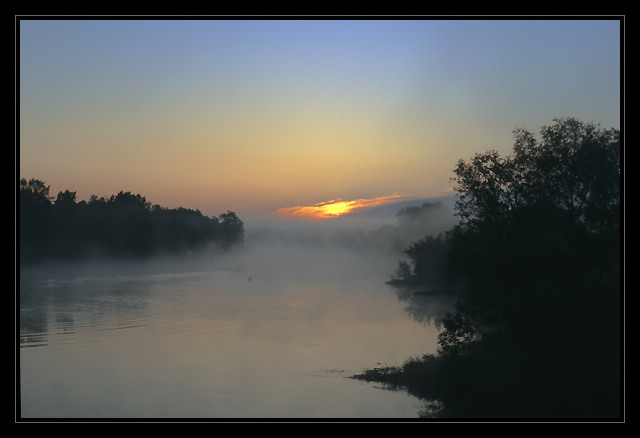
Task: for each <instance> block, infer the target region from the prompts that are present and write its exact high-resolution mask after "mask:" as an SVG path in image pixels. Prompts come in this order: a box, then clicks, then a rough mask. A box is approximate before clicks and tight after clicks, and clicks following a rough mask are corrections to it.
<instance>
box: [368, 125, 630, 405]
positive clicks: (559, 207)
mask: <svg viewBox="0 0 640 438" xmlns="http://www.w3.org/2000/svg"><path fill="white" fill-rule="evenodd" d="M553 122H554V123H553V124H552V125H551V126H546V127H543V128H542V129H541V131H540V137H539V139H537V138H536V136H535V135H534V134H532V133H531V132H529V131H527V130H524V129H517V130H515V131H514V139H515V142H514V149H513V154H512V155H510V156H507V157H503V156H500V154H498V153H497V152H496V151H488V152H486V153H482V154H476V155H475V156H474V157H473V158H472V159H471V160H469V161H464V160H460V161H458V163H457V165H456V167H455V169H454V174H455V176H454V178H453V180H454V181H455V182H456V187H455V189H456V190H457V192H458V194H459V196H458V199H457V202H456V214H457V215H458V216H459V219H460V221H459V223H458V224H457V225H456V226H454V227H453V228H452V229H451V230H450V231H449V232H448V233H447V234H446V239H445V242H444V245H445V247H446V251H443V252H441V253H440V255H441V257H443V258H445V259H446V269H444V270H443V271H444V273H445V274H446V278H447V280H448V281H450V282H453V281H455V282H456V284H463V285H464V288H463V289H464V290H463V292H464V294H463V295H462V298H461V299H460V301H458V303H457V304H456V306H455V307H454V308H453V309H452V310H451V311H450V312H449V314H448V315H447V316H446V317H445V318H444V319H443V320H442V327H443V330H442V331H441V333H440V335H439V338H438V343H439V350H438V357H437V358H434V357H429V358H428V359H425V360H417V361H414V362H421V363H422V366H424V367H426V368H427V370H425V372H424V373H423V375H429V376H430V378H434V379H437V380H438V384H437V385H434V384H425V383H424V382H419V381H418V382H416V381H413V382H409V381H407V380H406V379H405V380H404V383H403V385H405V386H407V387H409V388H410V391H412V390H413V391H416V392H417V393H419V394H420V395H421V396H422V397H423V398H425V399H431V400H439V401H440V402H443V404H444V406H445V408H444V410H443V411H442V412H441V414H442V415H449V416H457V417H487V416H489V417H496V418H500V417H526V418H532V417H533V418H619V417H620V415H621V400H620V396H621V383H622V381H621V372H620V366H621V333H622V332H621V321H622V314H621V306H620V303H621V300H620V298H621V292H622V291H621V284H620V249H621V247H620V237H621V235H620V180H621V174H620V134H619V131H618V130H615V129H602V128H600V127H599V126H598V125H596V124H593V123H584V122H581V121H579V120H577V119H574V118H558V119H553ZM434 242H435V240H434V238H425V239H422V240H421V241H419V242H416V243H415V244H414V245H412V246H411V247H410V248H409V249H408V250H407V251H406V252H407V254H408V255H409V256H410V261H411V264H412V266H413V269H412V276H411V278H412V280H413V281H417V282H418V283H420V284H423V285H428V284H430V282H431V281H432V275H433V274H431V273H429V272H428V270H425V269H424V267H425V266H430V263H431V262H432V260H433V254H434V251H433V244H434ZM429 243H430V245H429ZM430 246H431V249H430V250H427V249H428V248H429V247H430ZM421 270H422V272H423V273H422V274H421V275H418V274H420V272H421ZM406 271H407V269H406V267H405V269H404V270H403V272H404V273H405V274H406ZM413 365H415V363H414V364H413ZM401 373H402V369H396V370H391V371H389V370H385V371H384V372H383V373H380V375H379V377H380V380H381V381H399V380H402V379H401V378H400V377H398V376H397V375H398V374H401ZM360 377H361V378H366V379H368V380H371V379H372V378H373V377H372V375H371V373H369V374H367V375H366V376H364V375H363V376H360ZM416 388H417V389H416ZM420 388H422V389H420ZM425 388H426V389H425Z"/></svg>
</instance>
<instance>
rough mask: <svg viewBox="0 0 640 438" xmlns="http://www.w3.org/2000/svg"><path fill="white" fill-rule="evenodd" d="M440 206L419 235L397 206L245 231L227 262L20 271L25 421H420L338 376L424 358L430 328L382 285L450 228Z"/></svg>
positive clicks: (219, 256)
mask: <svg viewBox="0 0 640 438" xmlns="http://www.w3.org/2000/svg"><path fill="white" fill-rule="evenodd" d="M440 207H442V208H440ZM440 207H438V208H434V209H433V211H432V220H431V221H430V222H429V221H427V222H424V221H422V223H423V224H427V225H423V229H421V230H419V229H418V228H411V226H409V227H405V228H403V229H400V227H398V226H397V220H396V218H395V211H397V208H396V209H395V211H394V212H393V213H391V210H384V211H383V210H378V211H376V212H370V214H369V215H364V214H362V215H360V217H358V216H356V215H354V216H353V217H341V218H336V219H334V220H331V221H326V222H303V221H300V220H282V219H279V220H277V221H276V220H275V219H274V218H263V219H258V218H255V219H247V220H245V224H246V236H245V243H244V245H243V246H242V247H239V248H235V249H232V250H230V251H226V252H221V251H219V250H215V249H210V250H206V251H204V252H200V253H193V254H187V255H185V256H181V257H177V256H166V257H157V258H154V259H145V260H138V261H126V262H125V261H110V262H99V261H85V262H82V263H74V264H58V265H47V266H44V265H40V266H33V267H30V268H21V270H20V347H21V348H20V379H21V380H20V390H21V402H22V405H21V414H22V416H24V417H25V418H87V417H92V418H93V417H96V418H123V417H126V418H167V417H168V418H174V417H175V418H235V419H239V418H301V417H304V418H396V417H399V418H414V417H417V416H418V415H419V412H420V410H421V409H422V407H421V404H420V402H419V400H417V399H415V398H413V397H411V396H409V395H406V394H403V393H397V392H389V391H384V390H381V389H379V388H377V387H375V385H372V384H365V383H361V382H357V381H354V380H352V379H349V378H347V377H348V376H350V375H352V374H354V373H357V372H359V371H361V370H362V369H365V368H368V367H371V366H375V365H377V364H389V365H392V364H399V363H401V362H403V361H404V360H405V359H406V358H407V357H409V356H417V355H421V354H425V353H430V352H433V351H435V348H436V338H437V328H436V327H435V326H434V325H433V324H429V323H425V320H424V319H423V320H422V321H420V318H416V317H415V309H413V310H411V309H410V308H409V307H411V306H415V302H411V303H410V305H409V307H407V302H406V301H403V300H400V299H399V298H401V297H399V296H397V294H396V293H395V292H394V290H393V289H392V288H390V287H388V286H387V285H385V284H384V282H385V281H386V280H388V279H389V277H390V274H391V273H392V272H393V270H394V269H395V266H396V264H397V262H398V259H399V258H401V257H402V253H401V250H402V249H403V245H404V244H405V242H407V243H410V242H411V241H413V240H415V239H416V238H419V237H421V236H416V235H417V234H422V233H425V232H429V233H432V232H440V231H444V229H446V228H447V227H448V224H450V223H451V221H452V216H450V215H449V213H450V210H449V209H448V208H447V207H446V206H444V207H443V206H440ZM374 213H375V214H374ZM424 227H431V229H430V230H426V229H424ZM412 312H413V314H412Z"/></svg>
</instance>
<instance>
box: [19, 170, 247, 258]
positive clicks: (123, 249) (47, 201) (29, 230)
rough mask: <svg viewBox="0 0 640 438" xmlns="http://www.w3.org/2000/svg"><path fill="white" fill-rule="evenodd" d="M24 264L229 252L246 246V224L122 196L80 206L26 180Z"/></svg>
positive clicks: (229, 216)
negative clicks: (210, 250)
mask: <svg viewBox="0 0 640 438" xmlns="http://www.w3.org/2000/svg"><path fill="white" fill-rule="evenodd" d="M18 202H19V222H18V227H19V235H18V236H19V256H20V262H24V263H29V262H35V261H43V260H73V259H79V258H85V257H148V256H153V255H159V254H164V253H174V254H175V253H181V252H184V251H190V250H201V249H204V248H206V247H208V246H209V245H212V244H214V245H218V246H220V247H222V248H229V247H231V246H233V245H237V244H240V243H242V242H243V240H244V224H243V222H242V221H241V220H240V219H239V218H238V216H237V215H236V214H235V213H234V212H232V211H227V212H226V213H223V214H221V215H220V216H219V217H215V216H214V217H207V216H205V215H203V214H202V213H201V212H200V211H199V210H191V209H186V208H182V207H180V208H175V209H169V208H164V207H161V206H159V205H152V204H151V203H149V202H147V200H146V199H145V197H144V196H141V195H139V194H132V193H131V192H124V191H121V192H119V193H118V194H117V195H112V196H110V197H109V198H108V199H105V198H102V197H101V198H98V197H97V196H96V195H92V196H91V198H90V199H89V201H88V202H86V201H79V202H78V201H77V196H76V192H72V191H69V190H65V191H60V192H59V193H58V194H57V196H56V197H55V198H54V197H51V196H49V186H48V185H46V184H45V183H44V182H43V181H41V180H38V179H35V178H33V179H29V180H27V179H25V178H22V179H21V180H20V186H19V198H18Z"/></svg>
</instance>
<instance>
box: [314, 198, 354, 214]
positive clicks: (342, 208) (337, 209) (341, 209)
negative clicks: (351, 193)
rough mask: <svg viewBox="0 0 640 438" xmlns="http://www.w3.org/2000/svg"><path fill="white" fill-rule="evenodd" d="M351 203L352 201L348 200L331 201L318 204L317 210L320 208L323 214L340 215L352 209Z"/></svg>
mask: <svg viewBox="0 0 640 438" xmlns="http://www.w3.org/2000/svg"><path fill="white" fill-rule="evenodd" d="M351 204H353V202H350V201H339V202H333V203H331V204H325V205H321V206H319V210H321V212H322V213H324V215H325V216H341V215H343V214H346V213H349V211H351V210H352V208H353V207H352V206H351Z"/></svg>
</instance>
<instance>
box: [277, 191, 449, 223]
mask: <svg viewBox="0 0 640 438" xmlns="http://www.w3.org/2000/svg"><path fill="white" fill-rule="evenodd" d="M448 191H449V189H445V190H444V191H443V192H448ZM434 194H435V193H429V194H426V193H422V194H415V193H414V194H394V195H388V196H378V197H375V198H369V199H354V200H351V201H343V200H342V199H336V200H332V201H325V202H320V203H317V204H313V205H308V206H297V207H285V208H280V209H278V210H277V211H276V213H277V214H281V215H283V216H297V217H301V218H304V219H308V220H324V219H331V218H336V217H338V216H343V215H345V214H349V213H352V212H353V211H355V210H360V209H362V208H369V207H375V206H377V205H382V204H388V203H390V202H394V201H399V200H401V199H408V198H416V199H418V198H421V197H424V196H427V195H434ZM441 194H443V193H441Z"/></svg>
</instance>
